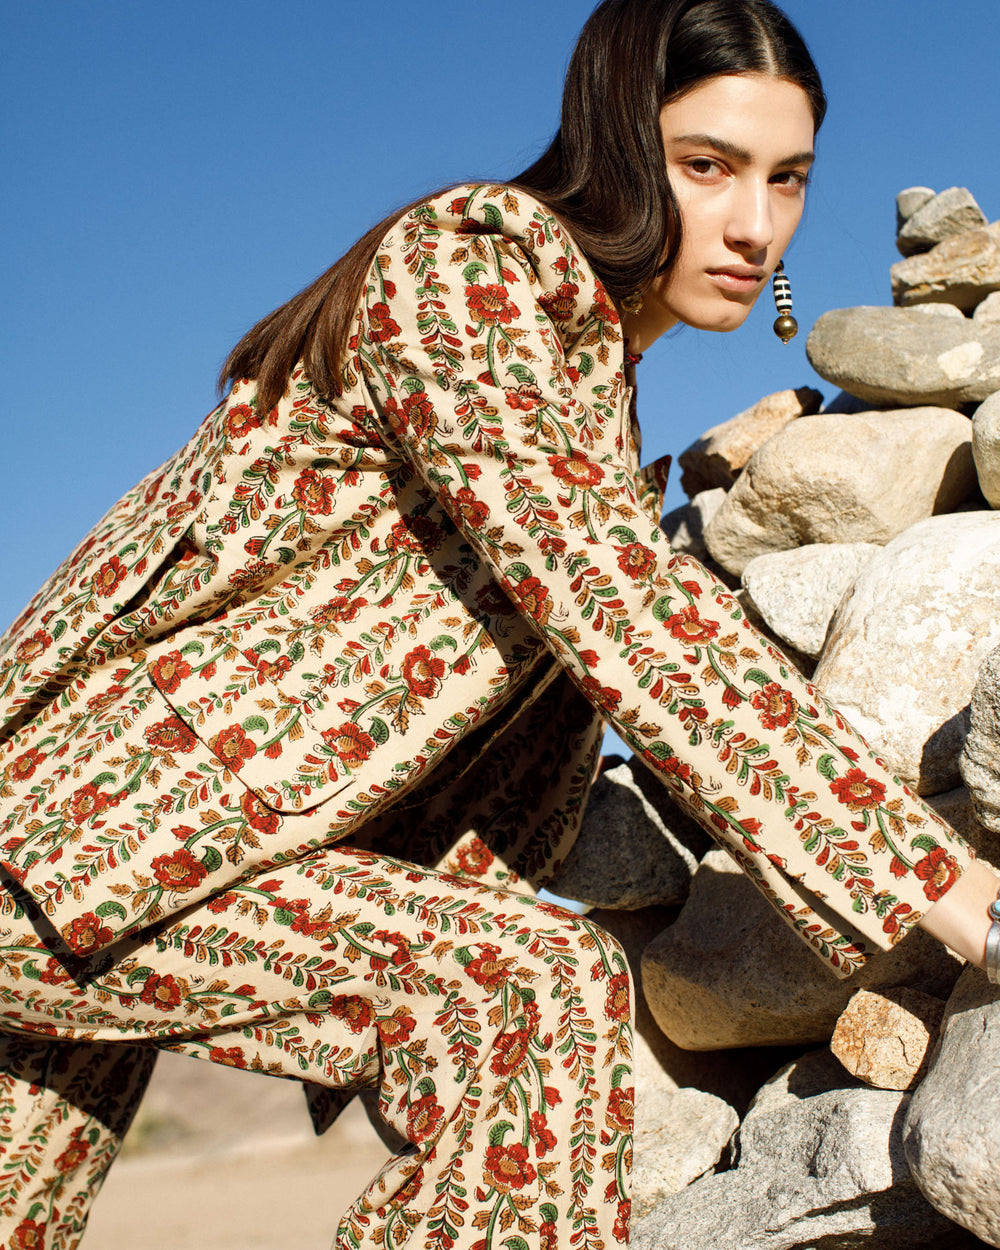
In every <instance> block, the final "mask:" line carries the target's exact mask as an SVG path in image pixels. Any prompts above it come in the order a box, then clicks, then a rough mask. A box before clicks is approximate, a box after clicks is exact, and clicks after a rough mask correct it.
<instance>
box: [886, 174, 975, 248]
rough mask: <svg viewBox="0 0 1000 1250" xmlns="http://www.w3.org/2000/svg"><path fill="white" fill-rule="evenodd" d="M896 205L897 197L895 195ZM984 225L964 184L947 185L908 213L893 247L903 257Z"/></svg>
mask: <svg viewBox="0 0 1000 1250" xmlns="http://www.w3.org/2000/svg"><path fill="white" fill-rule="evenodd" d="M896 207H897V210H898V208H899V197H898V196H897V197H896ZM985 225H986V214H985V213H984V212H983V210H982V209H981V208H980V207H979V205H978V204H977V203H976V201H975V198H974V197H973V195H972V192H971V191H969V190H967V189H966V188H965V187H949V188H948V190H947V191H940V192H939V193H938V194H937V195H934V196H932V197H931V198H930V199H929V200H926V201H925V202H924V203H923V204H921V205H920V207H919V208H917V209H916V210H914V212H913V213H911V214H910V215H909V216H908V217H907V219H906V221H905V223H904V224H903V227H902V229H901V230H900V231H899V234H898V235H897V236H896V246H897V247H898V248H899V250H900V252H901V253H902V254H903V255H904V256H913V255H915V254H916V253H918V252H927V251H929V250H930V249H931V248H932V247H935V246H936V245H937V244H938V243H942V242H944V240H945V239H950V238H952V237H953V236H954V235H956V234H965V233H966V232H967V231H969V230H975V229H977V228H978V227H979V226H985Z"/></svg>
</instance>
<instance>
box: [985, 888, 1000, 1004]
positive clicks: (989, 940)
mask: <svg viewBox="0 0 1000 1250" xmlns="http://www.w3.org/2000/svg"><path fill="white" fill-rule="evenodd" d="M986 914H987V915H988V916H989V918H990V920H992V921H993V923H992V924H991V925H990V931H989V933H987V935H986V975H987V976H988V977H989V979H990V984H991V985H1000V893H998V894H997V896H996V899H995V900H994V901H993V902H992V903H990V905H989V907H987V909H986Z"/></svg>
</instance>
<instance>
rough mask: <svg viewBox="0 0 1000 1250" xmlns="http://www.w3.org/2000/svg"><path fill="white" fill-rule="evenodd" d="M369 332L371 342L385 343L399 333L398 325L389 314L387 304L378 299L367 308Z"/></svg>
mask: <svg viewBox="0 0 1000 1250" xmlns="http://www.w3.org/2000/svg"><path fill="white" fill-rule="evenodd" d="M368 324H369V327H370V329H369V334H370V336H371V339H372V342H373V343H387V342H388V341H389V339H391V338H395V336H396V335H397V334H399V325H398V323H397V322H395V321H393V319H392V316H391V315H390V309H389V305H388V304H385V303H383V302H382V301H379V302H378V303H377V304H372V305H371V306H370V307H369V309H368Z"/></svg>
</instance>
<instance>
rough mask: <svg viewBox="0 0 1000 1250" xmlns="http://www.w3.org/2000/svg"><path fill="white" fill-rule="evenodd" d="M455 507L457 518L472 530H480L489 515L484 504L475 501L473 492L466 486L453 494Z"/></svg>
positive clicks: (480, 501)
mask: <svg viewBox="0 0 1000 1250" xmlns="http://www.w3.org/2000/svg"><path fill="white" fill-rule="evenodd" d="M455 506H456V508H457V509H458V514H459V516H460V517H462V519H463V520H464V521H465V522H466V523H467V524H468V525H471V526H472V528H473V529H480V528H481V527H482V526H483V525H484V524H485V521H486V518H487V517H488V516H489V515H490V510H489V508H488V507H487V506H486V504H484V503H483V501H482V500H481V499H477V498H476V495H475V492H474V491H472V490H470V489H469V487H468V486H463V487H461V489H459V490H458V491H456V492H455Z"/></svg>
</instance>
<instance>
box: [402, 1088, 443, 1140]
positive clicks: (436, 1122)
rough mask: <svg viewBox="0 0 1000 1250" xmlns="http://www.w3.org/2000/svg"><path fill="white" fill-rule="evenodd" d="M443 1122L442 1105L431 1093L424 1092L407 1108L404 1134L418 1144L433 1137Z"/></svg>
mask: <svg viewBox="0 0 1000 1250" xmlns="http://www.w3.org/2000/svg"><path fill="white" fill-rule="evenodd" d="M443 1123H444V1107H442V1106H441V1104H440V1103H439V1102H438V1100H437V1099H436V1098H435V1097H434V1095H433V1094H424V1096H423V1097H422V1098H418V1099H417V1101H416V1102H414V1103H411V1104H410V1106H409V1107H408V1108H407V1111H406V1136H407V1137H408V1138H409V1139H410V1141H411V1142H414V1143H415V1144H416V1145H418V1146H419V1145H420V1143H421V1142H424V1141H427V1139H428V1138H429V1137H433V1136H434V1134H435V1133H436V1132H437V1131H438V1128H439V1127H440V1126H441V1125H442V1124H443Z"/></svg>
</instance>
